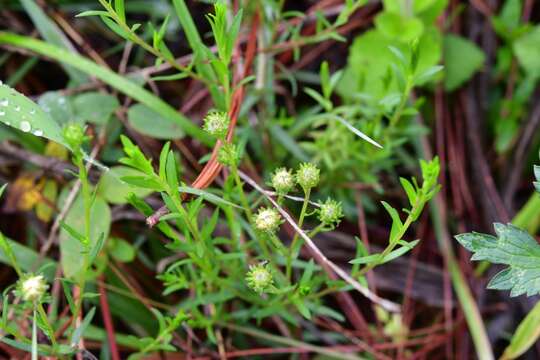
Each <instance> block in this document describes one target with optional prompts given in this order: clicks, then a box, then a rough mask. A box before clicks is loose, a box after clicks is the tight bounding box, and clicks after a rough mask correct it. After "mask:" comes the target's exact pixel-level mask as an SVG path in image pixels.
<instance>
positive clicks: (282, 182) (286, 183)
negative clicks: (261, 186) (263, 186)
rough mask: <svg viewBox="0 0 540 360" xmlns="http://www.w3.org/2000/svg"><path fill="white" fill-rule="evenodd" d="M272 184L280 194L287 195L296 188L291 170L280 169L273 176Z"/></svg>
mask: <svg viewBox="0 0 540 360" xmlns="http://www.w3.org/2000/svg"><path fill="white" fill-rule="evenodd" d="M270 184H271V185H272V187H273V188H274V189H275V190H276V192H277V193H278V194H280V195H285V194H287V193H288V192H289V191H291V189H292V188H293V187H294V176H293V174H292V172H291V170H289V169H286V168H279V169H277V170H276V171H275V172H274V174H273V175H272V180H271V182H270Z"/></svg>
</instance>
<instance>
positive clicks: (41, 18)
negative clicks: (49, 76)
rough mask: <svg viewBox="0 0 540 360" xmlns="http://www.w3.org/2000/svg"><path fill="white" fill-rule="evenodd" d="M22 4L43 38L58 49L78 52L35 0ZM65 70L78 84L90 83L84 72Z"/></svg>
mask: <svg viewBox="0 0 540 360" xmlns="http://www.w3.org/2000/svg"><path fill="white" fill-rule="evenodd" d="M21 4H22V6H23V7H24V9H25V10H26V12H27V13H28V15H29V16H30V18H31V19H32V22H33V23H34V25H35V26H36V28H37V30H38V31H39V33H40V34H41V36H42V37H43V38H44V39H45V40H46V41H47V42H48V43H50V44H54V45H56V46H58V47H61V48H64V49H67V50H69V51H71V52H73V53H76V52H77V49H75V47H74V46H73V44H71V42H70V41H69V39H68V38H67V36H65V35H64V33H63V32H62V30H60V28H59V27H58V26H57V25H56V24H55V23H54V21H52V20H51V19H50V18H49V17H48V16H47V14H45V13H44V12H43V10H42V9H41V8H40V7H39V6H38V5H37V4H36V2H35V1H34V0H21ZM64 69H65V70H66V72H67V73H68V75H69V77H70V78H71V79H72V80H73V81H75V82H76V83H77V84H84V83H86V82H88V76H86V75H85V74H84V73H83V72H81V71H79V70H76V69H74V68H73V67H71V66H65V65H64Z"/></svg>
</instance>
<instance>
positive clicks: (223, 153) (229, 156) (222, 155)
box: [218, 143, 240, 166]
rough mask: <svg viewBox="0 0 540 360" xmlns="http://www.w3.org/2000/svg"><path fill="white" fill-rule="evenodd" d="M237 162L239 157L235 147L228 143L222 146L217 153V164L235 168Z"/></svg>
mask: <svg viewBox="0 0 540 360" xmlns="http://www.w3.org/2000/svg"><path fill="white" fill-rule="evenodd" d="M239 161H240V156H239V155H238V150H237V148H236V145H234V144H229V143H225V144H223V146H222V147H221V148H220V149H219V152H218V162H219V163H220V164H222V165H226V166H236V165H238V162H239Z"/></svg>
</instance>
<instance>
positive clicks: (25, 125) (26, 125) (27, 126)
mask: <svg viewBox="0 0 540 360" xmlns="http://www.w3.org/2000/svg"><path fill="white" fill-rule="evenodd" d="M20 128H21V130H22V131H24V132H29V131H30V130H32V125H30V123H29V122H28V121H21V125H20Z"/></svg>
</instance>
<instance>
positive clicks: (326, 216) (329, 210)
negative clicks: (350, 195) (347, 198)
mask: <svg viewBox="0 0 540 360" xmlns="http://www.w3.org/2000/svg"><path fill="white" fill-rule="evenodd" d="M319 205H320V208H319V210H318V212H317V213H318V217H319V221H320V222H321V223H323V224H324V225H330V226H335V225H337V224H339V223H340V221H341V218H343V209H342V207H341V203H340V202H337V201H335V200H332V199H330V198H328V199H327V200H326V201H325V202H324V203H319Z"/></svg>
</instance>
